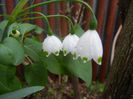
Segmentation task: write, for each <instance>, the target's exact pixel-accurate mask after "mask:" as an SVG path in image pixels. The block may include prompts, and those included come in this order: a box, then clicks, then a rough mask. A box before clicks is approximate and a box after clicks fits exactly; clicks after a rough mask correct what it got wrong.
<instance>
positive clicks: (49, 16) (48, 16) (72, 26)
mask: <svg viewBox="0 0 133 99" xmlns="http://www.w3.org/2000/svg"><path fill="white" fill-rule="evenodd" d="M27 14H30V13H27ZM46 17H47V18H51V17H63V18H65V19H66V20H68V24H70V25H69V26H71V27H70V29H71V31H72V34H73V33H74V24H73V22H72V21H71V19H70V18H69V17H67V16H65V15H59V14H58V15H47V16H46ZM41 18H43V17H42V16H41V17H40V16H39V17H30V18H23V19H22V21H23V20H29V19H30V20H34V19H41Z"/></svg>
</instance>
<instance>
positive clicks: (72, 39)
mask: <svg viewBox="0 0 133 99" xmlns="http://www.w3.org/2000/svg"><path fill="white" fill-rule="evenodd" d="M78 41H79V37H78V36H77V35H75V34H69V35H67V36H66V37H65V38H64V40H63V52H64V56H66V55H67V54H68V53H71V54H74V53H75V47H76V45H77V42H78Z"/></svg>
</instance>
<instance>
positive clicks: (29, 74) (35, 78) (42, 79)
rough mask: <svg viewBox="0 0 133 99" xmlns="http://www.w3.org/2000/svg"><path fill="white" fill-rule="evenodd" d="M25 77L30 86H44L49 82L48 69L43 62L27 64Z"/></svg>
mask: <svg viewBox="0 0 133 99" xmlns="http://www.w3.org/2000/svg"><path fill="white" fill-rule="evenodd" d="M25 79H26V81H27V83H28V84H29V85H30V86H35V85H40V86H44V85H45V84H46V83H47V70H46V68H45V67H44V66H43V64H32V65H30V66H25Z"/></svg>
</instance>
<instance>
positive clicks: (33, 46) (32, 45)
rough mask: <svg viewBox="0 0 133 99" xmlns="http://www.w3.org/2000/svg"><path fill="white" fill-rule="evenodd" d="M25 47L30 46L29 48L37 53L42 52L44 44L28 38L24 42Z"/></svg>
mask: <svg viewBox="0 0 133 99" xmlns="http://www.w3.org/2000/svg"><path fill="white" fill-rule="evenodd" d="M24 45H26V46H28V47H29V48H31V49H33V50H34V51H36V52H37V53H39V52H41V51H42V43H41V42H39V41H37V40H35V39H31V38H26V39H25V40H24Z"/></svg>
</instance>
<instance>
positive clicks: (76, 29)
mask: <svg viewBox="0 0 133 99" xmlns="http://www.w3.org/2000/svg"><path fill="white" fill-rule="evenodd" d="M74 33H75V34H76V35H78V36H79V37H80V36H81V35H82V34H83V33H84V30H83V29H82V27H81V26H80V25H79V24H75V25H74Z"/></svg>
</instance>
